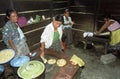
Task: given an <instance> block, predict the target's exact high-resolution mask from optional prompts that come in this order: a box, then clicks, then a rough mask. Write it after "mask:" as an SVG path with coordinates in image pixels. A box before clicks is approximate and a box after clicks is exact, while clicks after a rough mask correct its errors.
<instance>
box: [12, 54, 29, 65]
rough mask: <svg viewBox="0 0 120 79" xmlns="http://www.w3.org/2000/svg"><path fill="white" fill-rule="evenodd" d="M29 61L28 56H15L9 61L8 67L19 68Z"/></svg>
mask: <svg viewBox="0 0 120 79" xmlns="http://www.w3.org/2000/svg"><path fill="white" fill-rule="evenodd" d="M29 61H30V57H28V56H17V57H14V58H13V59H12V60H11V61H10V65H11V66H13V67H19V66H22V65H23V64H24V63H26V62H29Z"/></svg>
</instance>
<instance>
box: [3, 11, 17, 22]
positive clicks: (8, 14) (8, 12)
mask: <svg viewBox="0 0 120 79" xmlns="http://www.w3.org/2000/svg"><path fill="white" fill-rule="evenodd" d="M13 12H16V10H15V9H7V10H6V17H5V22H7V21H8V20H9V19H8V18H7V17H10V15H11V13H13Z"/></svg>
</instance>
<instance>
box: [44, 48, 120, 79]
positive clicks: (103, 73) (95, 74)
mask: <svg viewBox="0 0 120 79" xmlns="http://www.w3.org/2000/svg"><path fill="white" fill-rule="evenodd" d="M67 54H69V55H73V54H76V55H77V56H79V57H80V58H82V59H83V60H84V62H85V68H84V69H82V72H81V73H80V74H79V75H77V79H120V59H119V58H117V59H116V61H115V62H112V63H109V64H106V65H105V64H103V63H102V62H101V61H100V57H101V55H103V54H104V49H103V48H102V47H101V46H100V47H97V49H95V48H91V49H87V50H84V49H81V48H79V47H78V48H75V47H73V48H71V49H67ZM46 69H47V71H46V77H45V79H52V77H53V74H55V73H56V70H58V67H57V66H56V65H52V66H49V67H46ZM74 79H76V78H74Z"/></svg>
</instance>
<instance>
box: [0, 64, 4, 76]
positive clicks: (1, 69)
mask: <svg viewBox="0 0 120 79" xmlns="http://www.w3.org/2000/svg"><path fill="white" fill-rule="evenodd" d="M4 69H5V68H4V66H3V65H0V74H1V73H3V71H4Z"/></svg>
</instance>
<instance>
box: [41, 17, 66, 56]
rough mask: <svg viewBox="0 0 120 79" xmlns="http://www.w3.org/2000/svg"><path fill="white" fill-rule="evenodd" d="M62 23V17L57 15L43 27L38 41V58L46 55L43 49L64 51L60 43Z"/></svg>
mask: <svg viewBox="0 0 120 79" xmlns="http://www.w3.org/2000/svg"><path fill="white" fill-rule="evenodd" d="M62 23H63V17H62V16H61V15H57V16H55V17H54V18H53V21H52V22H51V23H50V24H48V25H47V26H46V27H45V29H44V31H43V33H42V35H41V40H40V43H41V47H40V49H41V54H40V56H42V57H44V54H45V53H46V52H45V49H52V50H54V51H57V52H62V51H61V50H62V49H64V48H63V46H62V43H61V37H62V27H61V26H62Z"/></svg>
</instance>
